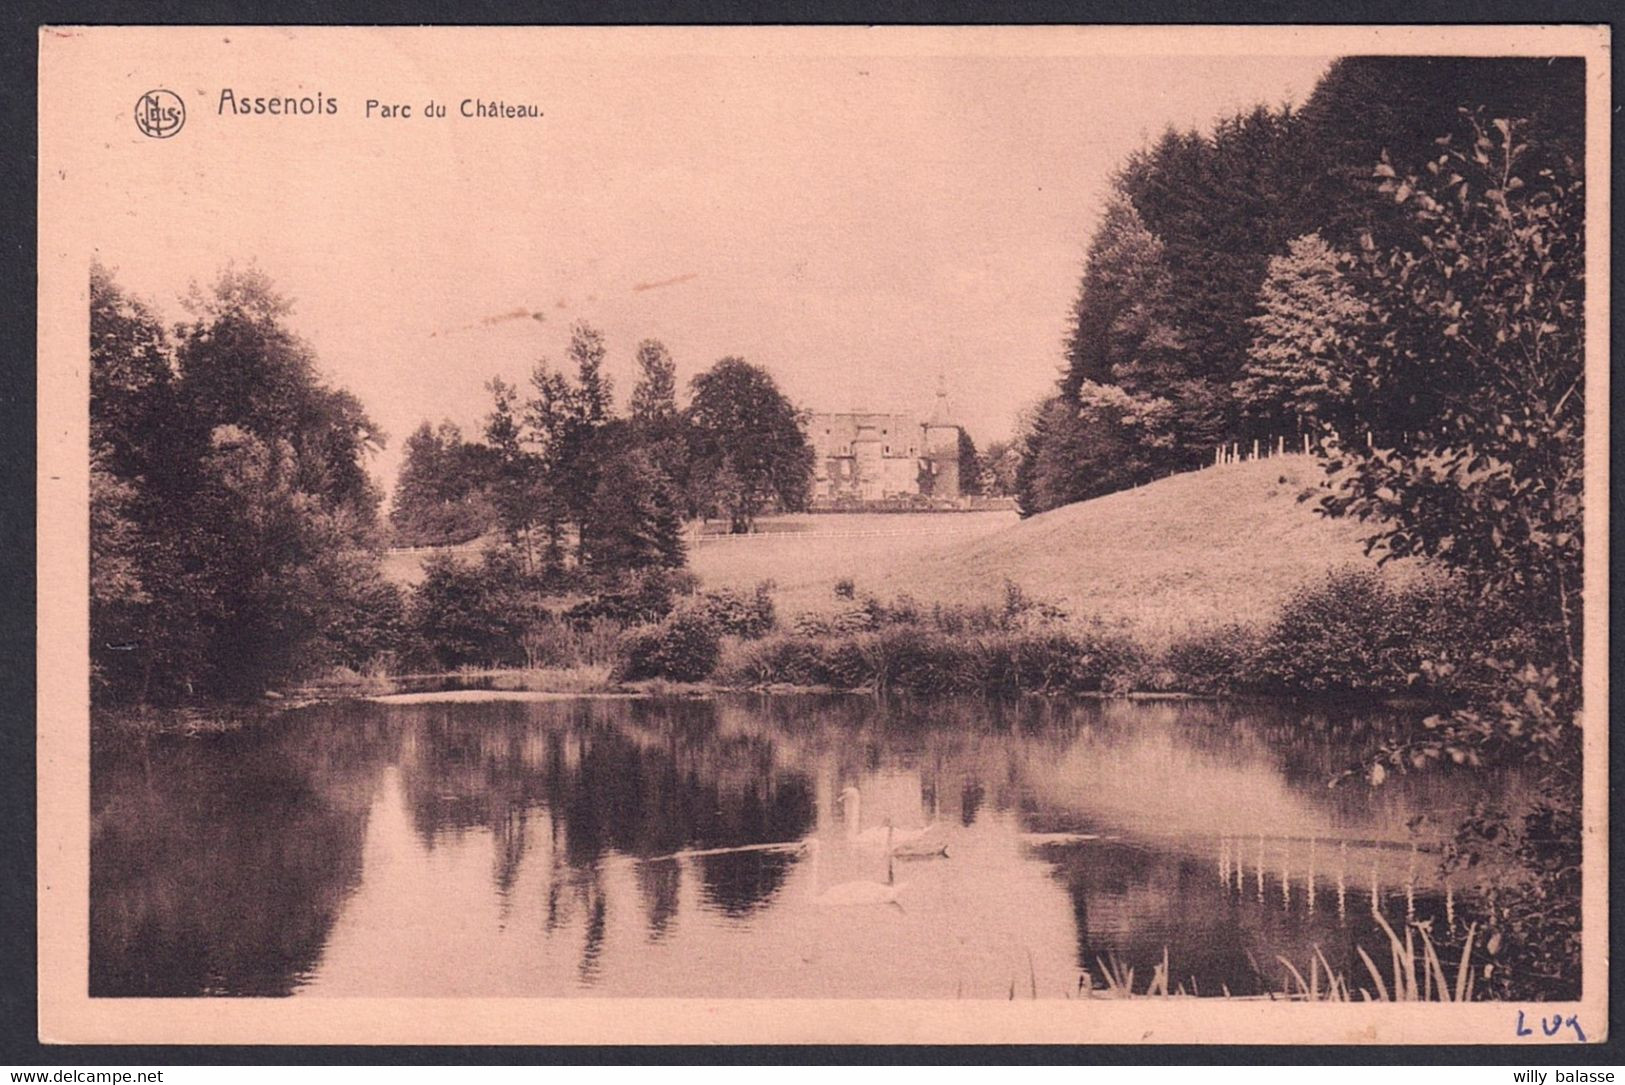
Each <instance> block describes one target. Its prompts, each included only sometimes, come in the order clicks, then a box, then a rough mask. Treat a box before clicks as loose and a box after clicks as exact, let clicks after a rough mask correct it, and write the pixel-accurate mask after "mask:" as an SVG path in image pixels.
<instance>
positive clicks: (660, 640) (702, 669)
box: [615, 611, 722, 682]
mask: <svg viewBox="0 0 1625 1085" xmlns="http://www.w3.org/2000/svg"><path fill="white" fill-rule="evenodd" d="M721 647H722V637H721V634H720V633H718V631H717V627H716V626H715V625H713V624H712V623H711V622H710V621H709V620H708V619H707V618H706V617H705V616H704V615H702V614H698V613H695V612H693V611H679V612H677V613H675V614H673V615H671V617H669V618H667V619H666V620H665V621H663V622H660V623H659V624H658V625H645V626H639V627H637V628H634V629H629V630H627V631H626V632H625V633H624V634H622V636H621V641H620V646H619V655H620V661H619V663H618V665H617V667H616V670H615V677H616V678H618V679H622V680H637V679H640V678H670V679H673V680H674V681H678V682H699V681H701V680H703V679H705V678H708V677H710V675H711V672H712V671H713V670H715V669H716V665H717V660H718V658H719V657H720V655H721Z"/></svg>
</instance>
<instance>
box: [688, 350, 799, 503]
mask: <svg viewBox="0 0 1625 1085" xmlns="http://www.w3.org/2000/svg"><path fill="white" fill-rule="evenodd" d="M692 390H693V395H692V398H691V401H690V404H689V408H688V416H689V424H690V427H691V431H692V433H693V437H694V443H695V455H694V460H695V472H696V474H703V475H704V476H705V477H707V478H708V479H710V480H712V481H713V482H714V484H715V485H716V486H717V491H716V494H715V499H716V502H717V504H718V505H719V506H720V507H721V508H722V509H724V510H725V511H726V513H727V515H728V518H729V523H730V526H731V529H732V530H733V531H735V532H746V531H749V530H750V529H751V527H752V525H753V524H754V522H755V519H756V516H757V514H758V513H759V512H761V510H762V509H763V508H764V507H765V506H766V505H767V504H768V503H769V502H776V503H777V504H778V506H779V507H780V508H781V509H784V510H785V511H795V510H799V509H803V508H805V507H806V504H807V498H808V494H809V492H810V490H811V487H812V469H813V451H812V446H811V445H809V444H808V443H807V437H806V434H805V433H804V432H803V429H802V419H801V416H800V414H799V413H798V412H797V411H796V409H795V407H794V406H792V405H791V403H790V401H789V400H788V399H786V398H785V396H784V394H783V393H782V392H780V391H779V387H778V385H777V384H776V383H775V382H774V380H773V377H772V376H771V375H770V374H769V373H768V372H767V371H766V370H765V369H762V368H760V367H758V366H754V365H751V364H750V363H749V362H747V361H745V360H744V359H743V358H733V357H729V358H723V359H722V360H721V361H719V362H717V364H716V365H714V366H712V367H711V368H710V369H709V370H707V371H706V372H704V373H701V374H700V375H699V376H697V377H695V378H694V380H693V383H692Z"/></svg>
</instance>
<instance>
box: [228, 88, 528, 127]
mask: <svg viewBox="0 0 1625 1085" xmlns="http://www.w3.org/2000/svg"><path fill="white" fill-rule="evenodd" d="M448 110H449V111H450V114H451V115H454V116H460V117H470V118H485V117H501V118H508V119H523V118H533V117H540V116H542V109H541V107H540V106H534V105H514V104H512V103H510V102H504V101H502V100H501V99H497V100H495V101H492V100H488V99H485V98H464V99H462V100H461V101H459V102H458V103H457V104H456V105H455V106H451V105H450V104H449V103H445V102H439V101H435V100H434V99H430V100H429V101H428V102H425V103H421V104H416V105H409V104H407V103H405V102H385V101H381V100H379V99H377V98H368V99H367V103H366V105H365V106H364V107H363V115H364V116H366V117H368V118H374V119H377V118H387V119H390V120H405V119H407V118H410V117H429V118H439V117H445V116H447V115H448ZM215 112H216V113H219V114H221V115H225V114H227V113H235V114H238V115H244V114H257V115H260V116H277V117H298V116H306V117H308V116H336V115H337V114H338V112H339V100H338V99H337V98H329V97H328V96H327V95H325V94H323V93H321V92H320V91H318V92H316V93H315V94H306V95H303V96H299V97H293V96H276V97H260V96H257V95H256V96H248V95H239V94H238V93H237V92H236V91H234V90H232V89H231V88H229V87H228V88H226V89H225V90H222V91H221V92H220V105H219V107H218V108H217V109H216V110H215Z"/></svg>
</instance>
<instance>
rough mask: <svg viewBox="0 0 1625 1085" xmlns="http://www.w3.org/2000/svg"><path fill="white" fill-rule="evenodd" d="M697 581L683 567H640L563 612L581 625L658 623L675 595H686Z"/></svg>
mask: <svg viewBox="0 0 1625 1085" xmlns="http://www.w3.org/2000/svg"><path fill="white" fill-rule="evenodd" d="M698 583H699V581H698V578H696V577H695V576H694V574H693V573H691V572H689V571H688V570H686V569H640V570H637V571H634V572H630V573H626V574H623V575H621V576H620V577H618V578H617V579H616V580H615V581H614V582H613V586H606V587H604V588H603V589H601V590H600V591H599V592H598V593H597V594H595V595H594V596H593V597H592V598H591V599H588V600H586V601H585V602H581V603H577V604H576V605H575V606H573V607H571V608H570V609H569V610H567V611H565V613H564V620H565V621H567V622H569V623H570V624H572V625H576V626H583V625H586V624H588V623H590V622H592V621H593V620H594V619H598V618H608V619H610V620H612V621H616V622H620V623H621V624H623V625H645V624H649V623H652V622H658V621H660V620H661V619H663V618H665V617H666V616H667V615H668V614H670V613H671V612H672V609H673V608H674V607H675V606H676V605H677V598H678V596H681V595H689V594H692V593H693V591H694V588H695V586H696V585H697V584H698Z"/></svg>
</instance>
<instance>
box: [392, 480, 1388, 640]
mask: <svg viewBox="0 0 1625 1085" xmlns="http://www.w3.org/2000/svg"><path fill="white" fill-rule="evenodd" d="M1319 478H1320V470H1319V467H1318V466H1317V464H1316V461H1314V460H1313V459H1311V458H1310V457H1307V456H1282V457H1278V458H1275V459H1265V460H1255V461H1252V462H1249V463H1237V464H1228V465H1226V466H1223V467H1214V468H1209V469H1207V470H1204V471H1197V472H1193V473H1190V474H1184V475H1176V476H1174V477H1172V478H1167V479H1163V480H1161V481H1158V482H1153V483H1150V484H1149V485H1146V486H1142V487H1140V488H1139V489H1136V490H1128V491H1124V492H1122V493H1116V494H1111V495H1108V496H1106V497H1101V498H1097V499H1095V500H1093V501H1083V502H1079V503H1077V504H1075V505H1068V506H1066V507H1064V508H1059V509H1055V510H1053V511H1051V512H1047V513H1044V514H1043V515H1040V516H1034V517H1032V518H1030V519H1028V520H1021V519H1020V518H1019V517H1017V516H1016V514H1015V513H1014V512H959V513H956V512H944V513H899V514H884V513H872V514H868V513H843V514H800V515H796V516H781V517H773V518H769V519H764V520H763V521H762V523H761V528H762V531H761V533H760V534H756V535H750V536H743V537H739V536H732V537H730V536H723V537H716V538H708V539H704V540H701V541H697V542H696V541H693V540H691V541H690V546H689V564H690V567H691V568H692V569H693V570H694V572H695V573H696V574H697V575H698V576H699V578H700V581H701V583H702V585H703V586H705V587H724V586H726V587H734V588H740V589H745V590H749V589H750V588H752V587H753V586H755V585H756V584H757V583H758V582H759V581H762V580H772V581H773V582H774V583H775V584H776V585H777V590H776V592H775V600H776V602H777V606H778V611H779V614H780V615H781V616H789V615H793V614H796V613H799V612H803V611H829V610H833V609H835V608H837V607H838V606H840V605H841V602H840V601H839V600H837V599H836V597H835V593H834V588H835V584H836V582H837V581H840V580H842V579H850V580H852V581H853V583H854V584H855V585H856V587H857V590H858V591H859V592H870V593H873V594H875V595H878V596H880V597H882V598H891V597H893V596H896V595H900V594H908V595H911V596H913V597H914V598H915V599H917V600H918V601H920V602H921V603H924V604H927V605H929V604H931V603H938V602H941V603H981V602H995V603H996V602H998V601H1000V600H1001V599H1002V598H1003V594H1004V583H1005V581H1006V580H1011V581H1014V582H1015V583H1016V584H1018V585H1020V586H1021V588H1022V589H1023V590H1024V591H1025V592H1026V593H1027V594H1029V595H1032V596H1035V597H1039V598H1044V599H1052V600H1060V601H1064V602H1065V604H1066V605H1067V607H1068V609H1069V610H1070V611H1071V612H1072V613H1073V614H1075V615H1078V616H1087V615H1097V616H1099V617H1102V618H1105V619H1107V620H1109V621H1118V622H1122V623H1124V624H1126V625H1128V626H1130V627H1131V628H1132V629H1133V630H1134V632H1135V633H1136V634H1137V635H1138V636H1139V637H1140V638H1142V639H1143V640H1145V641H1146V642H1147V643H1150V644H1153V645H1155V644H1159V643H1162V642H1165V641H1166V639H1167V638H1168V637H1169V636H1171V635H1173V634H1176V633H1180V632H1183V631H1185V630H1189V629H1193V628H1199V627H1202V626H1208V625H1215V624H1219V623H1222V622H1228V621H1241V622H1264V621H1268V620H1269V619H1271V618H1273V617H1274V615H1275V613H1276V611H1277V610H1278V609H1279V607H1280V605H1281V603H1282V602H1283V601H1284V600H1285V599H1286V597H1287V596H1288V595H1289V594H1290V593H1291V592H1292V590H1293V589H1294V588H1296V587H1298V586H1299V585H1301V584H1304V583H1307V582H1310V581H1313V580H1315V579H1317V578H1319V577H1320V576H1321V575H1322V574H1324V573H1325V572H1326V571H1327V570H1329V569H1332V568H1335V567H1337V566H1340V565H1349V564H1363V563H1369V562H1370V560H1371V559H1369V558H1367V557H1366V556H1365V555H1364V551H1363V547H1362V538H1363V530H1362V525H1360V524H1359V523H1356V522H1347V521H1334V520H1326V519H1325V518H1323V517H1321V516H1319V515H1317V514H1316V513H1315V512H1314V509H1313V507H1312V503H1309V502H1301V501H1299V500H1298V496H1299V494H1300V493H1302V492H1303V491H1304V490H1305V489H1306V488H1308V487H1310V486H1313V485H1314V484H1315V483H1316V482H1317V481H1318V480H1319ZM459 552H460V553H462V554H463V555H464V556H465V558H474V557H476V556H477V553H478V547H477V546H471V547H465V548H459ZM429 553H430V551H426V550H425V551H415V552H410V553H402V552H396V553H391V554H388V555H386V557H385V573H386V575H387V576H389V577H390V578H391V579H393V580H395V581H397V582H399V583H403V584H411V583H416V582H417V580H419V579H421V568H422V563H423V560H424V558H426V557H427V556H428V554H429ZM1399 575H1404V573H1403V571H1400V572H1399Z"/></svg>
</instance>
